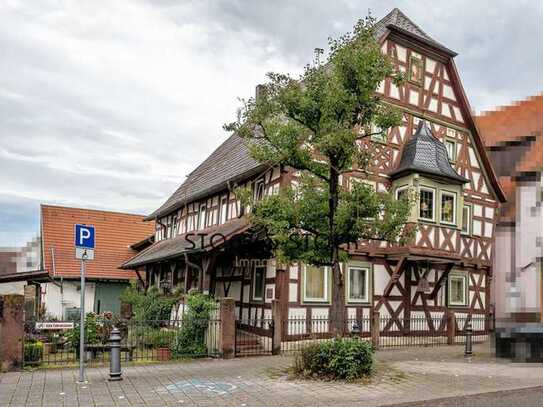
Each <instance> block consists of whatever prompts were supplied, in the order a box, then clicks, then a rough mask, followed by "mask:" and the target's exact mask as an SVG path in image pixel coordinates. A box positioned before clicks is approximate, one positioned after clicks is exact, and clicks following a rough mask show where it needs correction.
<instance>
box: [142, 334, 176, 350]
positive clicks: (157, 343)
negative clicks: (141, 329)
mask: <svg viewBox="0 0 543 407" xmlns="http://www.w3.org/2000/svg"><path fill="white" fill-rule="evenodd" d="M174 338H175V331H171V330H165V329H152V330H150V331H148V332H146V333H145V338H144V344H145V346H147V347H149V348H154V349H156V348H169V347H170V345H171V344H172V343H174Z"/></svg>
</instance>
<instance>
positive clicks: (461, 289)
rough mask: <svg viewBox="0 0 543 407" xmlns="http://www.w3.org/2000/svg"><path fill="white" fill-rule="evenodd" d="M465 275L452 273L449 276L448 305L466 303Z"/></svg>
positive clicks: (463, 304) (462, 304)
mask: <svg viewBox="0 0 543 407" xmlns="http://www.w3.org/2000/svg"><path fill="white" fill-rule="evenodd" d="M467 290H468V284H467V277H466V276H463V275H452V276H450V277H449V305H457V306H458V305H459V306H465V305H467Z"/></svg>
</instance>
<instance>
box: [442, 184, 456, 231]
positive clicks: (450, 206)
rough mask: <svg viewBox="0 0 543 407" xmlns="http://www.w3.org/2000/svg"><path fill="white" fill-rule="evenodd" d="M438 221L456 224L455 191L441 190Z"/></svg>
mask: <svg viewBox="0 0 543 407" xmlns="http://www.w3.org/2000/svg"><path fill="white" fill-rule="evenodd" d="M440 221H441V222H442V223H447V224H449V225H454V224H456V192H448V191H441V215H440Z"/></svg>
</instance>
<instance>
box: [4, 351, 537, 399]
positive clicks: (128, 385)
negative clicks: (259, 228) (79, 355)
mask: <svg viewBox="0 0 543 407" xmlns="http://www.w3.org/2000/svg"><path fill="white" fill-rule="evenodd" d="M475 351H476V356H474V357H473V358H472V359H471V360H466V359H465V358H464V357H463V356H462V347H459V346H453V347H445V346H444V347H436V348H411V349H403V350H389V351H383V352H379V353H378V355H377V359H378V373H377V375H376V377H375V378H373V379H372V380H371V381H370V382H368V383H355V384H344V383H337V382H322V381H302V380H292V379H289V378H288V375H286V374H285V370H286V368H287V367H288V366H289V365H290V363H291V361H292V359H291V358H289V357H283V356H274V357H271V356H268V357H255V358H238V359H234V360H209V359H206V360H197V361H189V362H180V363H168V364H162V365H145V366H130V367H126V368H125V369H124V373H123V377H124V380H123V381H122V382H108V381H107V377H108V370H107V369H103V368H93V369H88V370H87V372H88V379H89V383H88V384H87V385H84V386H79V385H77V384H76V383H75V381H76V378H77V370H75V369H66V370H60V369H59V370H51V369H50V370H37V371H34V372H12V373H5V374H0V406H2V407H3V406H55V407H60V406H172V405H175V406H180V405H183V406H217V405H226V406H240V407H249V406H314V405H319V406H321V405H322V406H325V405H334V406H344V405H355V404H357V405H360V403H362V402H363V403H364V405H366V406H376V405H392V404H396V403H405V402H414V401H422V400H431V399H435V398H445V397H452V396H459V395H470V394H477V393H484V392H490V391H498V390H508V389H519V388H527V387H534V386H538V385H541V383H543V365H531V364H530V365H527V364H512V363H508V362H506V361H496V360H495V359H493V358H491V357H490V355H489V349H485V347H484V346H479V347H476V348H475Z"/></svg>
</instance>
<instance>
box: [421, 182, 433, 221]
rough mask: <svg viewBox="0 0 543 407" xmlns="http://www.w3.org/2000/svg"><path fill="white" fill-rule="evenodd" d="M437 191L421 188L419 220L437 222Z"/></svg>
mask: <svg viewBox="0 0 543 407" xmlns="http://www.w3.org/2000/svg"><path fill="white" fill-rule="evenodd" d="M435 192H436V190H435V189H434V188H429V187H423V186H421V187H420V192H419V218H420V219H423V220H430V221H435V207H436V196H435V195H436V193H435Z"/></svg>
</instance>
